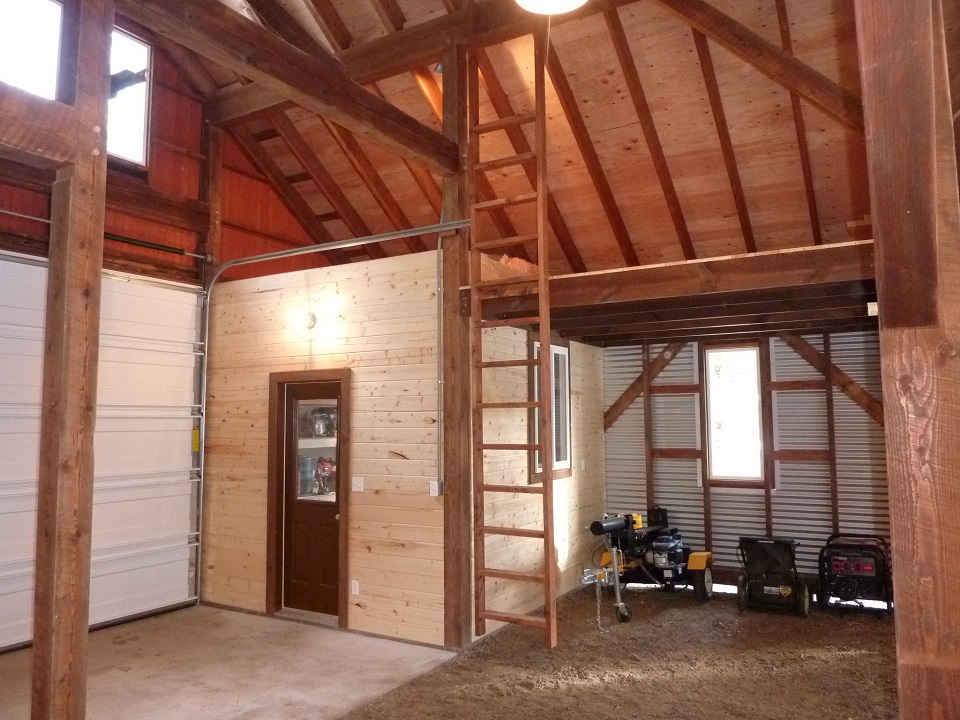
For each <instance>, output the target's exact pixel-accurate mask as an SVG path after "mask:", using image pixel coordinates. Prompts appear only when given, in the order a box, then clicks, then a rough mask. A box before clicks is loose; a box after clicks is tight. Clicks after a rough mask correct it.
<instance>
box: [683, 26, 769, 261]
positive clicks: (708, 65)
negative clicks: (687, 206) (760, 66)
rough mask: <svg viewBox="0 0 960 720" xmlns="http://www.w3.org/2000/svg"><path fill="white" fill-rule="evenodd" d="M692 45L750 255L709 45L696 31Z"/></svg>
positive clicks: (746, 217)
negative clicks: (698, 63) (693, 45)
mask: <svg viewBox="0 0 960 720" xmlns="http://www.w3.org/2000/svg"><path fill="white" fill-rule="evenodd" d="M693 42H694V44H695V45H696V47H697V57H699V58H700V68H701V69H702V70H703V82H704V84H705V85H706V88H707V97H708V98H709V99H710V110H711V111H712V112H713V123H714V125H715V126H716V128H717V135H718V137H719V138H720V151H721V152H722V153H723V164H724V166H725V167H726V168H727V177H728V178H729V179H730V190H731V192H732V193H733V202H734V205H735V206H736V208H737V217H738V218H739V220H740V232H741V233H743V244H744V246H745V247H746V249H747V252H748V253H753V252H756V251H757V242H756V240H755V239H754V237H753V224H752V223H751V222H750V213H749V211H748V210H747V197H746V195H745V194H744V192H743V182H742V181H741V180H740V168H739V167H738V165H737V154H736V152H734V149H733V140H732V139H731V138H730V126H729V125H728V124H727V115H726V113H725V112H724V110H723V99H722V98H721V97H720V85H719V84H718V83H717V73H716V70H714V67H713V58H712V57H711V55H710V45H709V44H708V43H707V38H706V37H705V36H704V35H703V34H702V33H700V32H698V31H697V30H694V31H693Z"/></svg>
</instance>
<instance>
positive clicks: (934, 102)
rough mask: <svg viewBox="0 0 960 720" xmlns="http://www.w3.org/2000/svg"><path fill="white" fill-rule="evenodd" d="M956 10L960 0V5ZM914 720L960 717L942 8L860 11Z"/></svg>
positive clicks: (958, 280) (897, 576)
mask: <svg viewBox="0 0 960 720" xmlns="http://www.w3.org/2000/svg"><path fill="white" fill-rule="evenodd" d="M951 1H952V0H951ZM856 16H857V31H858V34H859V42H860V65H861V75H862V80H863V97H864V109H865V116H866V136H867V149H868V153H869V158H870V196H871V201H872V213H873V218H874V229H875V232H876V243H877V247H876V251H877V292H878V295H879V301H880V352H881V363H882V371H883V400H884V415H885V429H886V439H887V469H888V474H889V478H890V512H891V526H892V535H893V554H894V557H893V568H894V597H895V598H896V602H897V623H896V625H897V627H896V634H897V665H898V678H899V691H900V717H901V718H903V719H904V720H921V719H922V720H948V719H949V718H960V613H957V611H956V603H957V598H958V597H960V442H958V438H960V201H958V195H957V165H956V154H955V150H954V138H953V128H952V122H951V121H952V118H951V113H950V95H949V89H948V88H949V84H948V77H947V62H946V55H945V46H944V35H943V21H942V13H941V7H940V0H913V1H910V2H905V1H904V0H857V2H856Z"/></svg>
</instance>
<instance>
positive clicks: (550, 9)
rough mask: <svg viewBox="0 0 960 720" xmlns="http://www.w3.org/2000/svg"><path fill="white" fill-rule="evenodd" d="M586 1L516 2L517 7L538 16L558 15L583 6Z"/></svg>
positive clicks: (527, 0)
mask: <svg viewBox="0 0 960 720" xmlns="http://www.w3.org/2000/svg"><path fill="white" fill-rule="evenodd" d="M586 2H587V0H517V5H519V6H520V7H522V8H523V9H524V10H528V11H529V12H532V13H537V14H538V15H560V14H562V13H566V12H570V11H571V10H576V9H577V8H578V7H582V6H583V5H585V4H586Z"/></svg>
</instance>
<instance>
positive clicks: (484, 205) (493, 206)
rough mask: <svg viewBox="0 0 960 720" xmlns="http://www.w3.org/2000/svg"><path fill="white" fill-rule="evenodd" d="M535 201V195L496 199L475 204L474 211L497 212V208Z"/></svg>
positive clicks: (527, 194)
mask: <svg viewBox="0 0 960 720" xmlns="http://www.w3.org/2000/svg"><path fill="white" fill-rule="evenodd" d="M536 199H537V193H535V192H532V193H524V194H523V195H511V196H510V197H503V198H496V199H494V200H485V201H484V202H478V203H475V204H474V206H473V208H474V209H475V210H497V209H499V208H504V207H509V206H510V205H520V204H521V203H529V202H533V201H534V200H536Z"/></svg>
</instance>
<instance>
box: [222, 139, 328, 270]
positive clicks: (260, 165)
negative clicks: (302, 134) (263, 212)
mask: <svg viewBox="0 0 960 720" xmlns="http://www.w3.org/2000/svg"><path fill="white" fill-rule="evenodd" d="M230 134H231V135H232V136H233V138H234V140H236V141H237V144H238V145H239V146H240V149H241V150H243V152H244V154H245V155H246V156H247V158H249V160H250V162H252V163H253V165H254V167H256V168H257V169H258V170H259V171H260V172H261V173H262V174H263V175H264V176H265V177H266V178H267V180H269V181H270V184H271V185H272V186H273V188H274V190H275V191H276V192H277V196H278V197H279V198H280V201H281V202H282V203H283V204H284V206H286V208H287V210H289V211H290V214H291V215H293V217H294V219H296V221H297V222H298V223H300V225H301V227H302V228H303V230H304V232H306V233H307V236H308V237H309V238H310V240H311V241H313V243H314V244H316V245H323V244H324V243H329V242H333V236H332V235H330V233H329V232H328V231H327V229H326V228H325V227H324V226H323V224H322V223H321V222H320V220H319V219H318V218H317V215H316V213H315V212H313V210H312V209H311V207H310V206H309V205H308V204H307V201H306V200H304V199H303V196H302V195H301V194H300V193H299V191H298V190H297V189H296V188H295V187H293V185H291V184H290V181H289V180H288V179H287V177H286V176H285V175H284V174H283V171H282V170H281V169H280V167H279V166H278V165H277V163H276V162H275V161H274V159H273V158H272V157H270V154H269V153H268V152H267V151H266V150H265V149H264V147H263V145H261V144H260V143H259V142H257V140H256V139H255V138H254V137H253V134H252V133H251V132H250V130H249V129H248V128H246V127H245V126H242V125H238V126H235V127H232V128H230ZM330 255H331V257H330V259H331V260H333V259H334V258H340V255H339V253H337V254H334V253H331V254H330Z"/></svg>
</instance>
